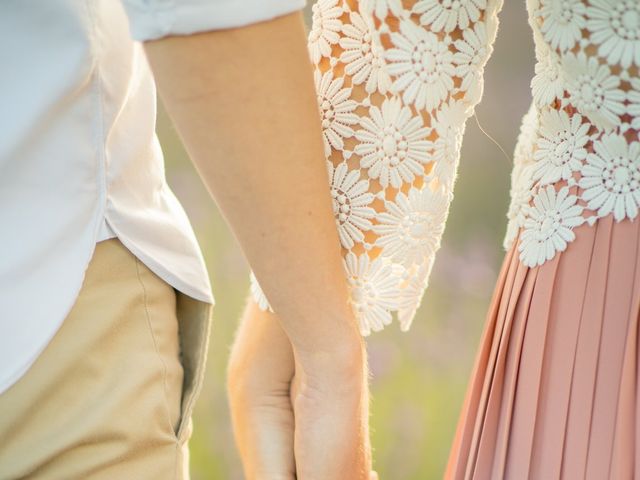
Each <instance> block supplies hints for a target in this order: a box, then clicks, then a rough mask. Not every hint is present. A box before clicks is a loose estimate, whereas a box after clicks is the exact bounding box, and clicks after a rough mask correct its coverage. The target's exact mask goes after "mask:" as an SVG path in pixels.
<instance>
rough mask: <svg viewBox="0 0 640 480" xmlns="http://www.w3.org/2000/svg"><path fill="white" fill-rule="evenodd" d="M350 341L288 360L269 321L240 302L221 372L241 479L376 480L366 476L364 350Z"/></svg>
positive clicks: (288, 351)
mask: <svg viewBox="0 0 640 480" xmlns="http://www.w3.org/2000/svg"><path fill="white" fill-rule="evenodd" d="M357 341H358V344H357V346H356V347H354V350H349V351H347V352H342V353H341V352H338V351H337V350H336V351H335V352H332V354H331V355H322V354H319V353H318V352H315V353H308V354H306V353H299V354H298V355H297V357H298V358H296V355H295V354H294V351H293V348H292V346H291V343H290V342H289V339H288V337H287V336H286V334H285V332H284V331H283V330H282V328H281V327H280V325H279V323H278V319H277V317H276V316H275V315H274V314H272V313H269V312H264V311H261V310H260V309H259V308H258V307H257V305H256V304H255V303H254V302H252V301H251V300H249V301H248V303H247V307H246V309H245V311H244V314H243V318H242V321H241V324H240V328H239V329H238V332H237V335H236V339H235V342H234V345H233V348H232V351H231V358H230V362H229V369H228V387H229V388H228V391H229V400H230V407H231V416H232V421H233V427H234V432H235V436H236V442H237V445H238V448H239V451H240V455H241V458H242V463H243V466H244V471H245V477H246V478H247V479H248V480H256V479H265V480H281V479H283V480H293V479H296V478H297V479H298V480H302V479H304V480H320V479H323V480H324V479H327V480H329V479H331V480H336V479H348V480H360V479H362V480H368V479H375V478H377V477H376V476H375V474H374V473H371V476H370V477H369V473H368V472H369V471H370V468H371V453H370V443H369V432H368V388H367V378H366V375H364V374H363V372H365V371H366V368H365V365H366V363H365V352H364V344H363V342H362V340H361V339H360V337H358V339H357ZM353 351H356V352H359V356H358V357H355V356H353V355H352V353H353ZM294 418H295V422H294Z"/></svg>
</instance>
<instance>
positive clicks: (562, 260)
mask: <svg viewBox="0 0 640 480" xmlns="http://www.w3.org/2000/svg"><path fill="white" fill-rule="evenodd" d="M580 234H581V237H580V238H581V241H580V242H576V243H575V244H573V245H572V247H573V248H570V249H568V250H567V251H565V252H564V253H563V254H562V255H559V256H558V268H557V269H556V276H555V281H554V288H553V297H552V298H534V299H532V301H533V302H535V303H548V304H549V306H550V308H549V313H548V317H547V318H543V317H537V318H536V317H534V316H533V313H532V314H530V315H529V318H528V321H529V322H543V323H544V322H546V323H547V324H548V325H547V341H546V344H545V351H544V358H543V364H542V378H541V383H540V392H539V396H538V410H537V413H536V418H535V419H536V426H535V435H534V443H533V448H532V454H531V456H532V458H531V467H530V476H531V478H544V479H548V480H553V479H559V478H560V476H561V468H562V457H563V446H564V439H565V431H566V424H567V416H568V411H569V401H570V396H571V378H572V376H573V371H574V365H575V364H574V360H575V353H576V349H577V340H578V331H579V329H580V317H581V315H580V312H581V310H582V307H583V305H584V297H585V293H586V286H587V274H588V271H589V267H590V264H591V262H590V258H591V255H592V251H593V238H594V235H595V233H594V231H593V229H591V228H589V227H587V228H584V229H583V230H582V231H581V232H580ZM585 260H586V261H585ZM523 375H527V372H526V371H525V372H523Z"/></svg>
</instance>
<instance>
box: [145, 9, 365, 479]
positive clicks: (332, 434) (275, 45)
mask: <svg viewBox="0 0 640 480" xmlns="http://www.w3.org/2000/svg"><path fill="white" fill-rule="evenodd" d="M146 51H147V55H148V58H149V60H150V63H151V66H152V69H153V71H154V74H155V77H156V82H157V84H158V88H159V91H160V94H161V97H162V99H163V101H164V104H165V106H166V108H167V111H168V112H169V114H170V116H171V118H172V119H173V121H174V123H175V125H176V128H177V130H178V132H179V134H180V136H181V138H182V140H183V142H184V144H185V146H186V148H187V151H188V152H189V155H190V157H191V158H192V160H193V161H194V163H195V165H196V167H197V169H198V171H199V172H200V175H201V176H202V178H203V180H204V182H205V184H206V185H207V187H208V188H209V190H210V192H211V194H212V195H213V197H214V199H215V200H216V203H217V204H218V206H219V207H220V209H221V211H222V213H223V215H224V217H225V218H226V220H227V222H228V223H229V225H230V227H231V229H232V231H233V232H234V234H235V236H236V238H237V239H238V242H239V243H240V245H241V247H242V249H243V251H244V253H245V255H246V257H247V259H248V261H249V263H250V265H251V267H252V269H253V271H254V273H255V274H256V277H257V278H258V279H259V281H260V285H261V287H262V288H263V290H264V292H265V294H266V295H267V297H268V298H269V301H270V304H271V306H272V307H273V308H274V310H275V312H276V313H277V316H278V319H279V321H280V322H281V325H282V327H283V329H284V331H285V332H286V334H287V336H288V337H289V339H290V341H291V343H292V346H293V351H294V356H295V359H296V366H297V367H299V368H297V370H296V377H298V380H299V381H300V383H299V385H300V390H299V404H298V405H295V407H296V463H297V468H298V475H299V477H298V478H303V479H304V478H309V479H311V478H313V479H320V478H326V479H338V478H349V479H354V480H356V479H359V478H367V477H368V471H369V468H370V465H369V462H370V460H369V454H368V451H367V450H368V449H367V448H365V447H363V445H365V444H367V442H368V440H367V436H368V432H367V428H366V423H367V418H366V411H367V405H366V403H367V395H366V388H367V386H366V375H365V374H364V371H365V368H366V367H365V365H366V360H365V356H364V344H363V341H362V338H361V336H360V334H359V332H358V327H357V323H356V320H355V317H354V315H353V312H352V310H351V307H350V305H349V303H348V289H347V285H346V280H345V273H344V270H343V266H342V264H341V252H340V243H339V239H338V234H337V230H336V225H335V220H334V217H333V212H332V206H331V200H330V193H329V186H328V174H327V170H326V166H325V158H324V154H323V144H322V137H321V125H320V119H319V114H318V107H317V103H316V96H315V89H314V85H313V79H312V73H311V65H310V62H309V57H308V53H307V50H306V42H305V31H304V25H303V20H302V15H301V14H300V13H299V12H298V13H295V14H288V15H285V16H282V17H278V18H276V19H274V20H270V21H266V22H260V23H256V24H253V25H250V26H248V27H244V28H237V29H227V30H217V31H213V32H207V33H201V34H195V35H190V36H184V37H167V38H163V39H161V40H157V41H151V42H147V43H146ZM299 415H300V416H299ZM300 425H304V426H305V427H304V428H305V430H304V431H300V429H299V426H300Z"/></svg>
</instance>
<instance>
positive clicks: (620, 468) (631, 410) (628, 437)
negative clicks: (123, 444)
mask: <svg viewBox="0 0 640 480" xmlns="http://www.w3.org/2000/svg"><path fill="white" fill-rule="evenodd" d="M634 228H635V231H634V232H633V234H632V235H630V238H631V239H632V240H633V239H635V242H633V243H635V245H633V244H632V245H630V246H629V247H630V249H631V250H634V253H635V262H632V261H631V260H632V258H633V257H631V258H630V259H629V260H630V263H632V264H633V267H634V271H633V282H632V289H631V291H632V300H631V304H630V308H629V312H628V328H627V337H626V342H625V346H624V359H623V365H622V373H621V379H620V388H619V392H620V394H619V398H618V409H617V415H616V425H615V437H614V443H613V453H612V455H611V468H610V471H609V478H611V479H617V478H620V479H631V478H633V477H634V473H635V472H634V470H635V465H634V463H635V461H634V450H635V448H636V438H635V429H636V421H637V411H636V395H637V384H638V365H637V359H638V314H639V313H640V255H639V250H638V249H639V248H640V244H639V242H638V239H640V235H639V232H640V222H635V225H634Z"/></svg>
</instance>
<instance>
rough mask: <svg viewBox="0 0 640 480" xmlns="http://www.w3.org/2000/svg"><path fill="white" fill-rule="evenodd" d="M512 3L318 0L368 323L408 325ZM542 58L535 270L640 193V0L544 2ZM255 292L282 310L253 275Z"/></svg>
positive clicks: (536, 83)
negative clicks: (502, 19)
mask: <svg viewBox="0 0 640 480" xmlns="http://www.w3.org/2000/svg"><path fill="white" fill-rule="evenodd" d="M501 6H502V0H417V1H416V0H408V1H407V0H404V1H401V0H363V1H360V2H358V1H356V0H318V1H317V2H316V3H315V4H314V5H313V23H312V27H311V30H310V32H309V38H308V46H309V53H310V57H311V61H312V63H313V65H314V73H315V81H316V89H317V94H318V105H319V110H320V115H321V118H322V128H323V136H324V142H325V154H326V158H327V170H328V179H329V182H330V187H331V195H332V198H333V205H334V214H335V218H336V225H337V228H338V231H339V234H340V242H341V244H342V247H343V253H344V266H345V272H346V274H347V278H348V281H349V283H350V286H351V293H352V295H351V297H352V298H351V299H352V304H353V306H354V310H355V311H356V313H357V315H358V317H359V321H360V327H361V331H362V333H363V334H365V335H366V334H368V333H370V332H371V331H376V330H380V329H382V328H383V327H384V326H385V325H387V324H389V323H390V322H391V320H392V316H393V315H396V316H397V318H398V320H399V322H400V326H401V328H402V329H403V330H407V329H408V328H409V326H410V324H411V321H412V320H413V317H414V315H415V312H416V309H417V307H418V306H419V305H420V301H421V298H422V295H423V293H424V290H425V288H426V286H427V283H428V279H429V275H430V271H431V268H432V265H433V261H434V258H435V254H436V252H437V250H438V248H439V246H440V239H441V237H442V233H443V231H444V226H445V222H446V218H447V215H448V211H449V205H450V203H451V200H452V198H453V190H454V184H455V179H456V174H457V168H458V162H459V158H460V146H461V142H462V137H463V133H464V129H465V124H466V120H467V119H468V118H469V117H470V116H471V115H473V110H474V107H475V106H476V105H477V103H478V102H479V101H480V98H481V96H482V89H483V69H484V66H485V64H486V62H487V59H488V58H489V56H490V54H491V51H492V46H493V42H494V40H495V37H496V33H497V29H498V13H499V10H500V8H501ZM527 7H528V11H529V22H530V25H531V27H532V30H533V35H534V39H535V45H536V58H537V64H536V68H535V77H534V78H533V80H532V82H531V86H532V96H533V102H532V105H531V108H530V110H529V112H528V113H527V114H526V115H525V117H524V119H523V123H522V128H521V134H520V136H519V139H518V143H517V146H516V150H515V154H514V157H515V158H514V169H513V173H512V188H511V196H512V201H511V205H510V208H509V212H508V218H509V224H508V228H507V235H506V238H505V247H506V248H509V247H510V246H511V244H512V243H513V242H514V241H517V242H518V247H517V248H518V250H519V255H520V260H521V261H522V262H523V263H524V264H525V265H527V266H529V267H535V266H538V265H541V264H543V263H544V262H546V261H548V260H550V259H552V258H553V257H554V256H555V255H556V254H558V252H560V251H563V250H565V249H566V248H569V244H570V243H571V241H572V240H573V239H574V233H573V229H574V228H575V227H577V226H579V225H582V224H583V223H585V222H588V223H589V224H591V225H593V224H594V223H595V222H596V221H597V219H598V218H600V217H603V216H606V215H613V216H614V217H615V220H617V221H622V220H624V219H633V218H635V217H636V216H637V214H638V206H639V205H640V143H639V141H638V140H639V139H638V130H640V78H639V70H640V2H638V1H637V0H528V2H527ZM251 280H252V291H253V293H254V298H255V299H256V300H257V301H258V302H259V303H260V304H261V306H262V307H263V308H269V305H268V302H267V300H266V298H265V297H264V295H263V294H262V292H261V290H260V288H259V285H258V283H257V281H256V279H255V277H254V276H253V274H252V275H251Z"/></svg>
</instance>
